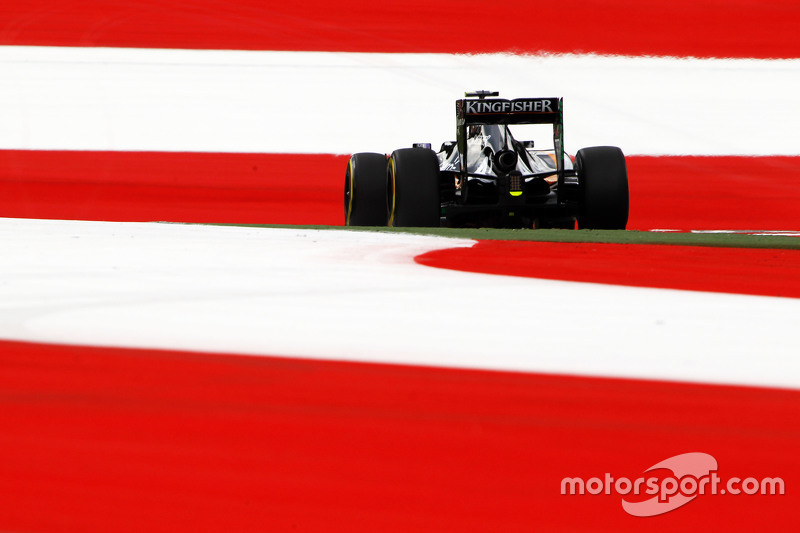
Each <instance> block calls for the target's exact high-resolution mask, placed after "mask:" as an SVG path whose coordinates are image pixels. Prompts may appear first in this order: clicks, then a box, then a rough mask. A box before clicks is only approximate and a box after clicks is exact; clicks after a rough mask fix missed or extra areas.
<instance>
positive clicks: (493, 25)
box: [0, 0, 800, 58]
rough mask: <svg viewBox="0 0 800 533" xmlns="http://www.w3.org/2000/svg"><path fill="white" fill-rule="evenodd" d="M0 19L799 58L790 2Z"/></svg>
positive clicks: (147, 40) (130, 42)
mask: <svg viewBox="0 0 800 533" xmlns="http://www.w3.org/2000/svg"><path fill="white" fill-rule="evenodd" d="M0 21H2V22H0V24H1V26H0V44H6V45H55V46H113V47H118V46H122V47H145V48H150V47H155V48H193V49H196V48H216V49H244V50H322V51H348V52H446V53H475V52H502V51H515V52H524V53H530V52H541V51H546V52H597V53H603V54H629V55H678V56H701V57H757V58H787V57H800V40H799V39H797V28H798V27H800V4H798V3H797V2H796V1H795V0H769V1H760V2H756V1H753V0H738V1H729V2H724V3H720V2H719V1H716V0H698V1H693V2H690V1H687V0H684V1H680V2H676V1H674V0H656V1H651V2H640V1H639V0H614V1H608V2H584V1H581V0H564V1H561V2H557V3H553V2H546V1H536V0H533V1H515V2H504V3H502V4H487V3H486V2H479V1H476V0H465V1H463V2H424V1H421V0H415V1H406V0H403V1H400V0H390V1H384V2H373V3H370V4H365V3H364V2H362V1H361V0H340V1H338V2H336V3H335V4H334V5H331V4H330V3H329V2H322V1H320V0H315V1H310V2H255V1H251V0H234V1H224V2H223V1H220V0H192V1H191V2H180V3H174V2H173V3H171V4H169V6H168V7H165V5H164V3H163V2H158V1H155V0H140V1H137V2H135V3H130V2H118V1H113V0H67V1H60V2H52V1H49V0H26V1H25V2H4V3H2V4H0Z"/></svg>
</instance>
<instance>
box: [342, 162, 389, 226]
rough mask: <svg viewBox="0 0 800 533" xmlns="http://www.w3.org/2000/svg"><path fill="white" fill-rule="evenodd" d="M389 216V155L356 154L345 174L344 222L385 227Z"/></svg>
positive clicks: (350, 224)
mask: <svg viewBox="0 0 800 533" xmlns="http://www.w3.org/2000/svg"><path fill="white" fill-rule="evenodd" d="M387 218H388V213H387V211H386V156H385V155H383V154H373V153H367V152H364V153H360V154H353V155H352V156H350V161H349V162H348V163H347V172H346V173H345V177H344V225H345V226H385V225H386V220H387Z"/></svg>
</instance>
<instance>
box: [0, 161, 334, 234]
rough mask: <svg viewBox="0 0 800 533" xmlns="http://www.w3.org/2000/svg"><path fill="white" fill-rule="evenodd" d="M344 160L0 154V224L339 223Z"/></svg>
mask: <svg viewBox="0 0 800 533" xmlns="http://www.w3.org/2000/svg"><path fill="white" fill-rule="evenodd" d="M346 165H347V157H343V156H332V155H285V154H219V153H166V152H47V151H0V198H3V202H2V216H6V217H21V218H50V219H69V220H110V221H128V222H129V221H156V220H158V221H170V222H235V223H244V224H247V223H256V224H257V223H274V224H342V223H343V220H344V172H345V167H346Z"/></svg>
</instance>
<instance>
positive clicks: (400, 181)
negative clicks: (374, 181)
mask: <svg viewBox="0 0 800 533" xmlns="http://www.w3.org/2000/svg"><path fill="white" fill-rule="evenodd" d="M387 172H388V175H387V187H386V189H387V194H386V200H387V204H388V210H389V225H390V226H397V227H438V226H439V225H440V220H439V216H440V213H441V204H440V202H439V159H438V158H437V157H436V153H435V152H434V151H433V150H429V149H427V148H402V149H400V150H395V151H394V153H392V157H391V158H390V159H389V167H388V171H387Z"/></svg>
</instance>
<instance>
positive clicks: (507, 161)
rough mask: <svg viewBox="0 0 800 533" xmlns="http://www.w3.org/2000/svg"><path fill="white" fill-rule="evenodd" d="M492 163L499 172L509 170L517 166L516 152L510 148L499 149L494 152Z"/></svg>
mask: <svg viewBox="0 0 800 533" xmlns="http://www.w3.org/2000/svg"><path fill="white" fill-rule="evenodd" d="M492 164H493V165H494V167H495V168H496V169H497V170H499V171H500V172H503V173H508V172H511V171H512V170H514V169H516V168H517V153H516V152H514V151H511V150H501V151H499V152H497V153H496V154H494V158H493V160H492Z"/></svg>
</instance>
